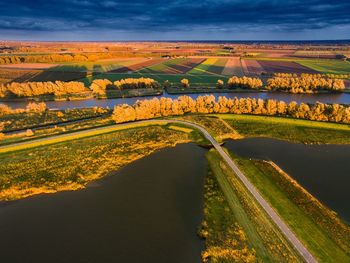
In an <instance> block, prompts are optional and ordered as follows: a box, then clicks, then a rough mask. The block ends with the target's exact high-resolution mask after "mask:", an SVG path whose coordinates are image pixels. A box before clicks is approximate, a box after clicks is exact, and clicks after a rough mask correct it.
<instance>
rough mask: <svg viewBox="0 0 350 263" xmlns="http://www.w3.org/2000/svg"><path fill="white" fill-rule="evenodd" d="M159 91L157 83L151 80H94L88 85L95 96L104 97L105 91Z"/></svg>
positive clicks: (159, 86) (159, 87)
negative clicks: (150, 89)
mask: <svg viewBox="0 0 350 263" xmlns="http://www.w3.org/2000/svg"><path fill="white" fill-rule="evenodd" d="M146 88H152V89H161V85H160V84H159V82H158V81H156V80H154V79H151V78H127V79H121V80H117V81H114V82H112V81H110V80H108V79H95V80H93V81H92V83H91V85H90V89H91V90H92V92H93V93H94V94H95V95H105V94H106V91H107V90H113V89H114V90H116V89H117V90H125V89H146Z"/></svg>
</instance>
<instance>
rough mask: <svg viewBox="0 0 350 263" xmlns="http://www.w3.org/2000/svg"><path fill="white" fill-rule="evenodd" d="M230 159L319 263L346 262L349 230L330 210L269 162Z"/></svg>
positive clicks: (349, 242)
mask: <svg viewBox="0 0 350 263" xmlns="http://www.w3.org/2000/svg"><path fill="white" fill-rule="evenodd" d="M231 156H232V157H233V159H234V160H235V161H236V162H237V163H238V165H239V166H240V168H241V170H243V171H244V173H245V175H246V176H247V177H248V178H249V180H250V181H251V182H252V183H253V184H254V186H255V187H256V188H257V189H258V190H259V192H260V193H261V194H262V195H263V196H264V197H265V198H266V200H267V201H268V202H269V203H270V204H271V205H272V206H273V207H274V209H276V211H277V212H278V213H279V215H280V216H281V217H282V218H283V219H284V221H285V222H286V223H287V224H288V225H289V226H290V227H291V228H292V229H293V231H294V232H295V233H296V235H297V236H298V237H299V239H300V240H301V241H302V242H303V243H304V244H305V245H306V246H307V248H308V249H309V250H310V251H311V253H312V254H313V255H315V256H316V257H317V258H318V259H319V261H320V262H330V260H331V261H333V262H348V261H349V260H350V257H349V255H347V253H348V251H349V248H350V228H349V227H348V226H346V225H344V224H343V223H341V222H340V221H339V219H337V218H336V217H335V216H334V215H333V214H332V212H331V211H330V210H328V209H327V208H325V207H324V206H322V205H321V204H320V203H319V202H318V201H317V200H316V199H314V198H313V197H312V196H311V195H310V194H308V193H307V192H306V191H305V190H304V189H303V188H301V187H300V186H299V185H298V184H297V183H296V182H295V181H294V180H293V179H291V178H290V177H289V176H287V175H286V176H283V175H282V174H280V173H279V172H278V171H277V170H276V169H274V167H273V166H271V165H270V164H269V163H266V162H262V161H255V160H248V159H244V158H239V157H236V156H233V155H231Z"/></svg>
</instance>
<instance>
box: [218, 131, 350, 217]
mask: <svg viewBox="0 0 350 263" xmlns="http://www.w3.org/2000/svg"><path fill="white" fill-rule="evenodd" d="M224 146H225V147H226V148H228V149H229V150H230V151H232V152H233V153H235V154H237V155H239V156H243V157H247V158H256V159H263V160H272V161H273V162H275V163H276V164H277V165H278V166H279V167H281V169H282V170H284V171H285V172H286V173H288V174H289V175H290V176H291V177H293V178H294V179H295V180H297V181H298V183H299V184H301V185H302V186H303V187H304V188H305V189H307V190H308V191H309V192H310V193H311V194H312V195H314V196H315V197H316V198H317V199H318V200H320V201H321V202H322V203H324V204H325V205H326V206H328V207H329V208H330V209H332V210H333V211H336V212H337V213H338V214H339V216H340V217H341V218H343V219H344V220H345V221H347V222H348V223H350V206H349V200H350V191H349V185H350V166H349V158H350V145H305V144H302V143H291V142H287V141H283V140H276V139H270V138H246V139H240V140H229V141H226V142H225V145H224Z"/></svg>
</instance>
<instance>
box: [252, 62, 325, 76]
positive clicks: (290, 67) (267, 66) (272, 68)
mask: <svg viewBox="0 0 350 263" xmlns="http://www.w3.org/2000/svg"><path fill="white" fill-rule="evenodd" d="M257 62H258V63H259V64H260V65H261V67H262V68H263V70H264V72H266V73H269V74H271V73H296V74H301V73H310V74H314V73H318V72H317V71H316V70H313V69H311V68H308V67H305V66H303V65H300V64H298V63H295V62H290V61H268V60H261V61H257Z"/></svg>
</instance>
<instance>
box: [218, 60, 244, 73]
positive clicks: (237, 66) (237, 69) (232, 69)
mask: <svg viewBox="0 0 350 263" xmlns="http://www.w3.org/2000/svg"><path fill="white" fill-rule="evenodd" d="M222 75H227V76H239V77H241V76H243V71H242V64H241V60H240V59H239V58H231V59H228V60H227V62H226V65H225V68H224V70H223V71H222Z"/></svg>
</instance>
